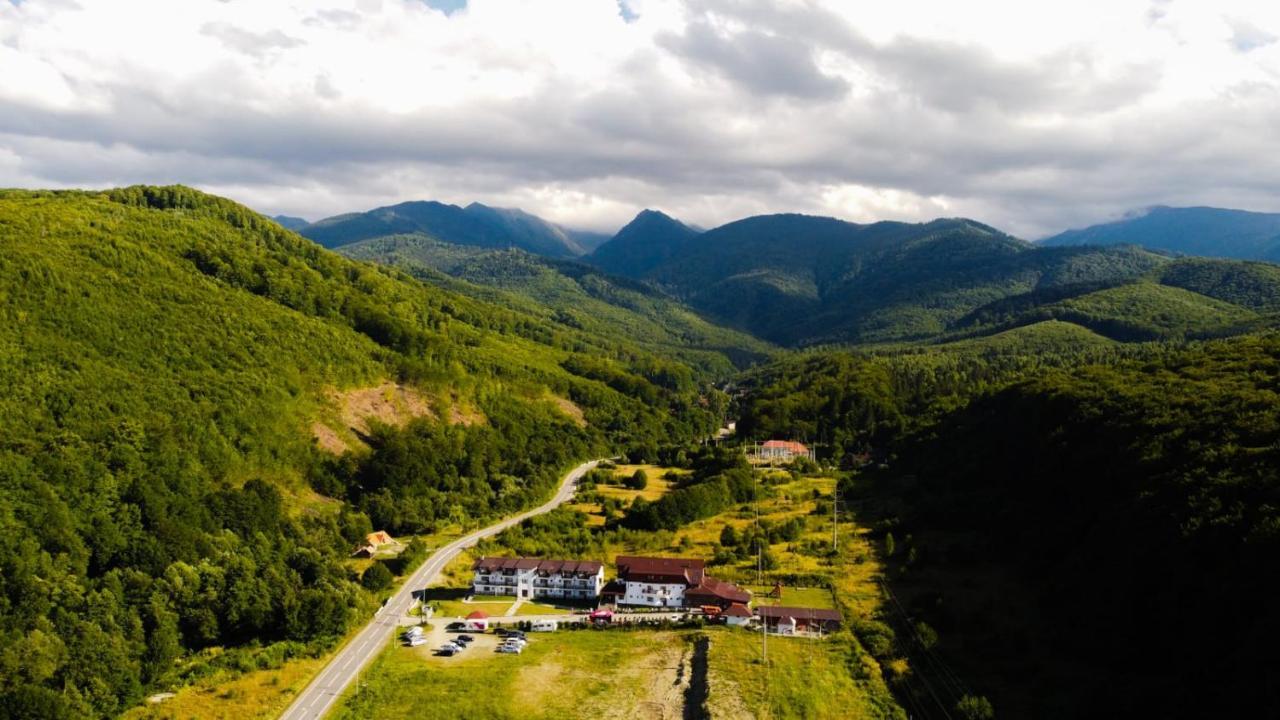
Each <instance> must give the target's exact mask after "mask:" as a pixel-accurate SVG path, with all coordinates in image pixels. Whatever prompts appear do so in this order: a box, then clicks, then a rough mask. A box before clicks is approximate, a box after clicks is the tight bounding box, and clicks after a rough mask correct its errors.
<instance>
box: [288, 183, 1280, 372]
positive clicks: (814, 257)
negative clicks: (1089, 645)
mask: <svg viewBox="0 0 1280 720" xmlns="http://www.w3.org/2000/svg"><path fill="white" fill-rule="evenodd" d="M473 207H474V206H473ZM469 210H470V209H469ZM313 227H314V226H313ZM385 230H386V228H385V227H382V228H381V229H379V230H377V232H383V231H385ZM463 232H471V231H463ZM485 244H486V243H485V242H484V241H479V240H477V239H476V237H474V236H472V237H470V239H468V240H467V241H466V242H465V243H463V244H461V245H459V243H457V242H450V241H442V239H441V238H440V237H439V235H431V234H427V233H410V234H404V235H390V236H386V235H384V236H379V237H375V238H371V239H369V240H365V241H361V242H360V243H359V244H354V243H353V244H350V245H349V247H350V249H349V250H348V252H349V254H351V255H352V256H355V257H361V258H365V259H370V260H375V261H378V262H383V263H392V264H399V265H402V266H404V267H406V268H409V269H415V272H419V273H421V271H422V268H423V267H424V266H425V267H431V268H435V269H437V270H441V271H442V272H445V273H447V274H450V275H454V276H457V277H460V278H462V279H465V280H467V281H469V282H471V283H473V284H476V285H481V286H488V287H499V288H501V289H504V290H511V291H514V292H516V293H517V294H522V295H524V296H525V297H526V299H531V300H533V301H534V304H533V305H529V304H527V303H525V307H524V309H525V310H527V311H530V312H534V313H535V314H537V313H542V314H543V315H544V316H546V313H547V311H548V310H551V311H554V313H555V314H554V316H553V317H556V318H558V319H559V320H562V321H565V322H567V323H568V324H569V325H571V326H578V327H581V326H583V325H582V324H583V323H592V322H593V321H592V320H589V319H586V316H587V315H593V316H595V318H596V319H597V320H605V319H607V321H606V322H605V323H604V324H603V325H601V324H596V325H595V328H596V329H597V330H598V331H619V330H622V331H624V332H632V331H635V330H637V329H638V330H639V331H640V335H639V337H642V338H646V339H648V340H652V341H656V342H657V343H658V345H655V346H653V347H655V349H660V350H664V351H667V350H671V349H673V348H680V351H681V352H685V353H687V352H688V351H690V350H693V349H696V348H708V349H716V350H717V351H723V352H724V353H726V354H728V355H732V356H733V357H734V358H735V362H737V364H738V365H740V366H741V365H742V364H743V360H744V359H747V358H753V357H755V355H756V353H755V351H756V350H758V349H759V347H758V346H757V347H755V348H751V352H750V353H748V354H743V353H742V352H741V351H742V350H743V349H746V348H747V346H748V345H751V344H752V343H751V341H750V340H749V339H747V338H746V335H744V334H743V333H745V334H750V335H753V336H755V337H757V338H762V339H764V340H767V341H769V342H772V343H777V344H780V345H784V346H797V345H800V346H807V345H817V344H832V343H853V344H866V343H886V342H938V341H946V340H954V339H960V338H964V337H974V336H981V335H989V334H991V333H995V332H1001V331H1003V330H1007V329H1010V328H1013V327H1019V326H1023V325H1029V324H1033V323H1037V322H1041V321H1043V320H1048V319H1058V320H1064V321H1067V322H1072V323H1075V324H1078V325H1080V326H1082V327H1085V328H1088V329H1090V330H1092V331H1094V332H1097V333H1101V334H1102V335H1105V336H1107V337H1110V338H1113V339H1117V340H1123V341H1142V340H1156V339H1180V338H1187V337H1210V336H1215V335H1218V336H1221V335H1230V334H1235V333H1239V332H1243V331H1247V330H1249V329H1253V328H1260V327H1269V326H1273V325H1275V324H1276V320H1277V318H1276V313H1277V303H1276V302H1275V295H1276V293H1280V275H1278V274H1277V273H1276V272H1275V270H1274V268H1273V266H1269V265H1263V264H1258V263H1252V264H1250V263H1242V262H1240V261H1218V262H1217V264H1214V262H1213V261H1208V260H1197V259H1190V258H1188V259H1183V260H1177V261H1174V260H1173V259H1172V258H1170V257H1168V256H1166V255H1161V254H1157V253H1153V252H1150V251H1147V250H1143V249H1141V248H1137V247H1133V246H1119V247H1094V246H1082V247H1043V246H1035V245H1031V244H1029V243H1026V242H1023V241H1021V240H1018V239H1017V238H1014V237H1011V236H1009V235H1006V234H1004V233H1001V232H1000V231H998V230H996V229H994V228H991V227H989V226H986V225H983V224H981V223H977V222H974V221H971V220H963V219H953V220H935V221H933V222H929V223H921V224H910V223H898V222H881V223H874V224H870V225H858V224H854V223H847V222H843V221H840V220H836V219H834V218H824V217H812V216H804V215H768V216H761V217H754V218H748V219H745V220H740V221H737V222H733V223H729V224H727V225H723V226H721V227H718V228H715V229H714V230H711V231H707V232H705V233H703V232H700V231H698V230H695V229H693V228H690V227H689V226H686V225H684V224H682V223H680V222H679V221H677V220H674V219H673V218H671V217H669V216H667V215H664V214H662V213H660V212H656V211H652V210H646V211H644V212H642V213H640V214H639V215H638V216H637V217H636V218H635V220H633V221H632V222H631V223H629V224H628V225H627V226H626V227H624V228H623V229H622V230H621V231H619V233H618V234H617V235H616V236H615V237H614V238H613V239H612V240H610V241H609V242H607V243H605V244H604V245H602V246H601V247H600V248H599V249H597V250H596V252H595V253H593V254H592V255H590V256H588V257H587V258H585V260H586V262H589V263H590V264H592V265H595V266H596V267H600V268H602V269H605V270H606V271H607V272H609V273H612V274H614V275H621V276H624V277H627V278H630V279H631V280H633V281H634V283H633V284H625V285H624V284H622V281H621V280H620V279H618V278H617V277H616V276H615V277H610V276H608V275H603V274H600V273H591V272H587V271H586V270H585V268H583V267H582V266H579V265H576V264H572V263H569V264H566V263H563V262H554V261H547V260H544V259H539V258H536V257H531V256H527V255H526V256H516V255H512V254H508V253H501V252H492V251H491V250H490V249H488V248H483V247H482V249H480V250H477V249H476V248H477V247H478V246H484V245H485ZM505 249H506V248H503V250H505ZM535 253H536V251H535ZM543 255H544V256H545V253H543ZM557 275H558V276H559V277H556V276H557ZM438 280H439V278H437V281H438ZM646 286H647V288H648V289H646ZM553 287H554V290H553ZM459 289H460V290H462V291H464V292H469V293H471V294H475V293H476V292H477V290H476V288H469V286H468V287H460V288H459ZM584 292H585V294H586V295H588V296H591V297H592V298H593V299H594V300H596V301H602V302H604V303H605V304H606V305H612V307H609V308H606V307H604V306H603V305H600V304H599V303H595V304H592V305H590V307H591V312H590V313H586V312H584V311H585V310H586V308H587V306H585V305H582V304H581V303H582V302H583V301H584V300H585V299H586V298H585V296H584ZM481 296H484V295H481ZM641 296H647V299H645V300H643V301H641V300H640V299H639V298H640V297H641ZM484 297H488V299H497V296H484ZM659 298H661V300H658V299H659ZM505 302H506V304H508V305H510V304H511V302H513V300H512V299H511V298H508V299H507V300H506V301H505ZM655 302H659V303H660V304H661V305H662V309H661V310H659V309H658V308H657V306H655V305H654V303H655ZM677 303H683V304H685V305H686V306H687V307H689V308H691V309H692V310H694V311H696V312H698V313H699V314H701V315H702V316H703V317H705V318H706V319H707V320H710V321H711V322H712V323H718V324H721V325H724V326H727V327H731V328H735V329H737V330H738V331H740V332H739V333H737V334H736V336H734V335H726V333H725V331H724V330H722V329H720V328H716V329H715V330H714V331H712V330H711V328H713V327H714V326H713V325H711V324H710V323H708V322H706V321H704V320H701V319H695V318H694V317H693V316H692V314H691V313H689V312H687V311H684V310H683V309H679V310H677V308H678V305H677ZM637 312H639V313H640V314H642V315H645V316H647V317H648V321H646V322H645V323H642V324H643V325H644V327H643V328H640V327H639V326H637V325H635V324H634V323H635V321H636V320H637V318H635V317H634V314H635V313H637ZM677 318H678V322H677V324H676V325H675V326H670V322H671V321H672V320H673V319H677ZM654 320H657V321H658V322H657V323H656V324H655V323H654V322H652V321H654ZM663 326H670V327H672V328H673V329H674V330H675V331H676V332H675V335H677V336H679V337H678V338H669V337H667V338H664V337H663V336H664V335H670V333H668V332H667V330H666V329H664V327H663ZM713 336H714V337H713ZM685 358H686V359H689V356H688V355H686V356H685Z"/></svg>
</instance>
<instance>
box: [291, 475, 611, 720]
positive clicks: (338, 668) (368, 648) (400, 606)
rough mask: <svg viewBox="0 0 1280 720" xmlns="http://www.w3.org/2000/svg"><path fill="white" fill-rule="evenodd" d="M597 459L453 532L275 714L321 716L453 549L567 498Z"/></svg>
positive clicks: (297, 718)
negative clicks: (504, 510) (519, 503)
mask: <svg viewBox="0 0 1280 720" xmlns="http://www.w3.org/2000/svg"><path fill="white" fill-rule="evenodd" d="M598 462H600V461H599V460H592V461H591V462H587V463H583V464H581V465H579V466H578V467H576V468H574V469H573V470H572V471H571V472H570V473H569V474H568V475H565V476H564V480H563V481H561V483H560V487H559V488H558V489H557V490H556V494H555V496H554V497H552V498H551V499H550V500H549V501H547V502H546V503H545V504H543V505H540V506H538V507H536V508H534V509H533V510H529V511H527V512H523V513H521V514H519V515H515V516H512V517H509V518H507V519H506V520H503V521H502V522H499V523H497V524H495V525H490V526H489V527H487V528H484V529H482V530H476V531H475V532H473V533H471V534H470V535H467V536H465V537H461V538H458V539H457V540H454V541H453V542H451V543H449V544H448V545H445V546H444V547H442V548H440V549H439V550H436V551H435V552H434V553H433V554H432V555H431V557H429V558H427V561H426V562H424V563H423V564H422V566H421V567H419V568H418V569H417V570H416V571H414V573H413V574H412V575H410V576H409V578H408V579H407V580H405V582H404V584H403V585H401V586H400V589H399V590H397V591H396V593H395V594H394V595H392V596H391V598H390V599H389V600H387V602H386V604H385V605H383V607H382V609H380V610H379V611H378V612H377V614H375V615H374V616H373V619H372V620H370V621H369V624H368V625H365V626H364V628H363V629H362V630H361V631H360V632H359V634H357V635H356V636H355V637H354V638H352V639H351V641H350V642H348V643H347V644H346V645H345V646H344V647H343V648H342V649H341V650H339V651H338V654H337V655H334V656H333V659H332V660H330V661H329V664H327V665H325V666H324V669H322V670H321V671H320V674H319V675H317V676H316V677H315V679H314V680H312V681H311V684H310V685H307V687H306V689H305V690H303V691H302V694H301V695H299V696H298V697H297V699H295V700H294V701H293V704H292V705H290V706H289V708H288V709H287V710H285V711H284V714H283V715H281V716H280V717H281V719H282V720H318V719H319V718H321V717H324V714H325V713H326V712H328V711H329V708H331V707H333V704H334V703H336V702H337V701H338V698H339V697H340V696H341V695H342V692H343V691H344V690H346V689H347V686H348V685H350V684H351V682H352V681H353V680H354V679H355V678H356V675H357V674H358V673H359V672H360V670H361V669H362V668H364V666H365V665H367V664H368V663H369V661H370V660H372V659H373V657H374V656H375V655H377V654H378V653H379V652H381V651H382V649H383V648H384V647H386V644H387V638H389V637H390V636H391V634H392V633H394V632H395V629H396V627H397V626H398V625H399V621H400V618H401V617H403V616H404V614H405V613H406V612H408V611H409V607H410V606H411V605H412V604H413V595H414V593H415V592H417V591H418V590H421V589H422V588H425V587H426V586H427V584H428V583H430V582H431V581H432V580H435V578H436V575H438V574H439V573H440V571H441V570H443V569H444V566H445V565H448V564H449V562H450V561H451V560H453V559H454V558H455V557H457V556H458V553H460V552H462V551H463V550H464V549H466V548H468V547H471V546H472V545H475V544H476V542H477V541H479V540H481V539H482V538H486V537H489V536H491V535H497V534H498V533H500V532H502V531H503V530H506V529H507V528H509V527H511V526H512V525H515V524H516V523H519V522H520V521H521V520H524V519H525V518H528V517H532V516H534V515H541V514H542V513H545V512H549V511H551V510H553V509H555V508H556V507H558V506H559V505H561V504H563V503H564V502H565V501H567V500H569V498H572V497H573V492H574V489H575V486H576V485H577V483H578V480H579V479H580V478H581V477H582V476H583V475H585V474H586V473H587V471H588V470H590V469H591V468H594V467H595V466H596V463H598Z"/></svg>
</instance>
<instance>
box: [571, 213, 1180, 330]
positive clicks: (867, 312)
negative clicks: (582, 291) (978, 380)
mask: <svg viewBox="0 0 1280 720" xmlns="http://www.w3.org/2000/svg"><path fill="white" fill-rule="evenodd" d="M611 244H612V241H611V243H609V244H606V245H604V246H603V247H601V248H600V250H598V251H597V252H596V256H599V255H600V254H602V253H605V252H606V251H607V250H608V249H609V247H610V245H611ZM1164 262H1166V259H1165V258H1163V257H1160V256H1157V255H1154V254H1151V253H1147V252H1144V251H1141V250H1136V249H1133V248H1108V249H1098V248H1036V247H1034V246H1032V245H1030V244H1029V243H1026V242H1023V241H1021V240H1018V239H1016V238H1013V237H1011V236H1009V235H1006V234H1004V233H1001V232H1000V231H998V230H995V229H994V228H991V227H988V226H986V225H982V224H981V223H977V222H974V221H971V220H962V219H961V220H935V221H933V222H930V223H923V224H909V223H898V222H880V223H874V224H871V225H857V224H853V223H847V222H843V221H840V220H836V219H833V218H822V217H811V216H804V215H768V216H761V217H754V218H748V219H746V220H739V221H737V222H733V223H729V224H728V225H723V226H721V227H718V228H715V229H714V230H709V231H707V232H706V233H704V234H702V235H699V236H697V237H696V238H695V239H691V240H688V241H686V242H685V243H684V244H683V245H682V249H681V250H680V252H679V253H678V254H677V255H674V256H672V257H670V258H668V259H667V260H665V261H662V262H660V263H658V264H657V265H655V266H653V267H651V268H647V269H640V268H635V269H625V268H621V269H620V271H622V272H624V274H628V275H629V276H631V277H635V278H639V279H644V280H647V281H650V282H653V283H655V284H657V285H659V286H660V287H663V288H665V289H667V290H668V291H670V292H671V293H672V294H673V295H674V296H676V297H678V298H681V299H682V300H685V301H686V302H688V303H689V304H690V305H691V306H692V307H694V308H695V309H698V310H700V311H702V312H704V313H706V314H707V315H708V317H710V318H712V319H715V320H718V321H721V322H724V323H725V324H727V325H729V326H731V327H735V328H738V329H741V330H745V331H748V332H751V333H753V334H755V335H757V336H760V337H763V338H766V339H769V340H771V341H774V342H777V343H780V344H784V345H797V344H815V343H831V342H884V341H896V340H921V339H929V338H937V337H939V336H942V335H944V334H946V333H948V332H949V331H951V330H953V329H955V327H956V326H957V325H958V323H960V321H961V320H962V319H963V318H965V317H966V316H967V315H969V314H970V313H972V312H974V311H975V310H978V309H979V308H981V307H983V306H984V305H986V304H988V303H992V302H996V301H999V300H1003V299H1005V298H1007V297H1009V296H1013V295H1019V294H1025V293H1031V292H1034V291H1045V290H1050V289H1057V288H1065V287H1071V286H1082V287H1083V286H1086V285H1088V284H1090V283H1100V284H1109V283H1115V282H1119V281H1123V280H1126V279H1131V278H1136V277H1139V276H1141V275H1143V274H1145V273H1147V272H1149V271H1151V270H1153V269H1154V268H1156V267H1158V266H1159V265H1161V264H1163V263H1164Z"/></svg>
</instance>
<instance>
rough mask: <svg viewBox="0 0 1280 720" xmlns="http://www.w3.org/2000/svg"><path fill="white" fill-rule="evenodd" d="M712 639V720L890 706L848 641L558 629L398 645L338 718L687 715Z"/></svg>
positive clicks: (848, 713) (721, 631)
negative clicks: (858, 672)
mask: <svg viewBox="0 0 1280 720" xmlns="http://www.w3.org/2000/svg"><path fill="white" fill-rule="evenodd" d="M700 635H705V636H706V637H707V638H708V639H709V647H708V665H707V676H706V683H707V687H708V690H709V696H708V700H707V708H708V710H709V711H710V713H711V717H713V718H731V719H734V720H736V719H737V718H771V719H773V718H877V717H887V716H888V715H887V712H888V711H887V709H886V708H888V707H890V705H891V701H889V700H888V695H887V691H886V690H885V688H884V685H883V684H882V683H881V682H880V680H879V678H878V673H877V672H874V668H872V670H873V672H872V673H871V674H870V676H869V677H870V678H871V679H867V680H856V679H854V678H855V675H854V674H852V673H851V672H850V665H849V664H850V663H861V662H863V660H862V658H860V657H858V656H857V655H855V654H854V652H855V651H854V650H853V647H852V645H851V643H850V640H849V638H847V637H845V636H837V637H834V638H830V639H827V640H806V639H799V638H771V639H770V642H769V656H770V659H771V662H770V665H769V667H768V669H767V670H766V669H765V667H764V666H763V665H761V664H760V660H759V659H760V642H759V636H758V635H756V634H754V633H748V632H745V631H742V630H738V629H734V628H723V627H720V628H708V629H706V630H678V631H667V630H637V631H621V630H611V631H604V632H598V631H591V630H580V631H560V632H557V633H553V634H545V635H544V634H539V635H536V636H534V637H533V638H532V641H531V642H530V644H529V646H528V647H527V648H526V650H525V652H524V654H522V655H500V654H496V653H492V652H480V651H479V650H478V649H477V652H476V654H464V655H461V656H457V657H453V658H440V657H435V656H433V655H431V654H430V652H429V651H428V650H427V649H426V648H405V647H400V646H389V647H388V648H387V650H385V651H384V652H383V653H382V654H381V655H380V656H379V657H378V659H377V660H376V661H375V662H374V664H373V665H372V666H371V667H370V669H369V671H368V672H367V673H366V674H365V675H364V685H363V686H362V687H361V690H360V697H359V698H358V699H357V698H356V697H355V693H354V691H348V693H347V695H346V696H345V697H344V698H343V701H342V704H341V705H340V706H339V707H338V709H337V710H336V711H335V712H334V715H333V717H334V718H337V719H339V720H348V719H351V720H354V719H355V718H371V717H377V718H403V717H448V718H457V719H460V720H470V719H472V718H476V719H479V718H486V719H487V718H496V719H501V718H521V719H522V720H523V719H526V718H527V719H530V720H536V719H538V718H556V719H557V720H559V719H561V718H586V717H601V716H609V717H622V718H650V717H653V718H673V717H674V718H679V717H681V716H682V715H683V714H684V705H685V690H686V689H687V688H688V686H689V683H691V682H693V681H694V680H695V678H693V665H692V652H693V645H692V642H691V641H692V640H693V639H694V638H696V637H698V636H700Z"/></svg>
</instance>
